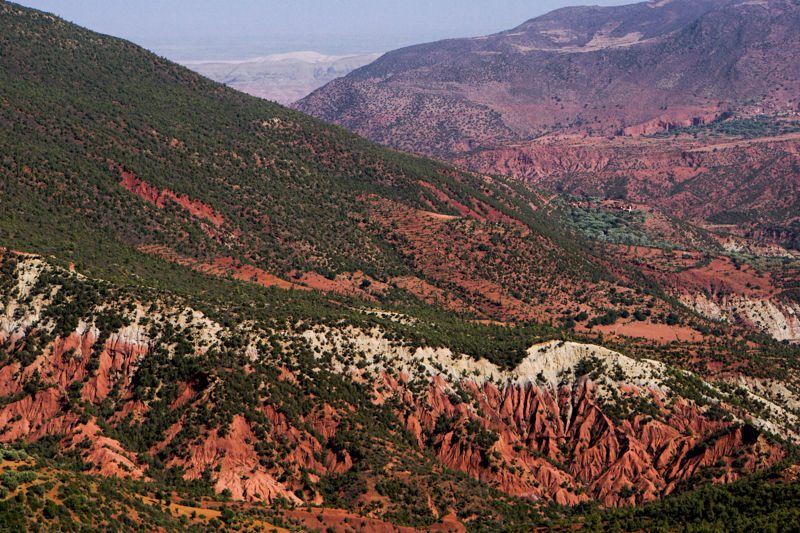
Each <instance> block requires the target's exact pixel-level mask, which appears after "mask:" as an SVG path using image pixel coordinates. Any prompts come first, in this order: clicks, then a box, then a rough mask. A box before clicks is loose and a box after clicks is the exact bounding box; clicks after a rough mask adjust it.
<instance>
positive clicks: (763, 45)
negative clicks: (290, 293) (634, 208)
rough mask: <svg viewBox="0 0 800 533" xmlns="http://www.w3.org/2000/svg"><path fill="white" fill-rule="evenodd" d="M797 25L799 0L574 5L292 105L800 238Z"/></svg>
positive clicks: (480, 164)
mask: <svg viewBox="0 0 800 533" xmlns="http://www.w3.org/2000/svg"><path fill="white" fill-rule="evenodd" d="M798 24H800V6H798V4H797V3H796V2H794V1H787V0H765V1H763V2H760V1H759V2H749V1H748V2H738V1H722V2H702V1H695V0H673V1H669V2H648V3H641V4H633V5H627V6H619V7H608V8H599V7H586V8H567V9H562V10H558V11H554V12H552V13H550V14H548V15H545V16H543V17H539V18H536V19H533V20H530V21H528V22H526V23H524V24H522V25H520V26H519V27H517V28H514V29H513V30H509V31H506V32H501V33H498V34H495V35H490V36H487V37H479V38H473V39H456V40H449V41H442V42H438V43H431V44H425V45H419V46H413V47H409V48H404V49H401V50H396V51H393V52H390V53H387V54H385V55H384V56H382V57H381V58H380V59H379V60H377V61H375V62H374V63H372V64H370V65H367V66H365V67H363V68H361V69H358V70H357V71H354V72H352V73H351V74H349V75H348V76H346V77H344V78H340V79H338V80H334V81H333V82H331V83H330V84H328V85H327V86H325V87H323V88H321V89H319V90H317V91H315V92H314V93H313V94H311V95H309V96H308V97H306V98H304V99H303V100H301V101H299V102H297V103H296V104H295V107H296V108H298V109H300V110H303V111H306V112H308V113H311V114H313V115H315V116H318V117H320V118H323V119H324V120H328V121H331V122H334V123H336V124H340V125H342V126H344V127H346V128H348V129H351V130H352V131H355V132H357V133H359V134H361V135H364V136H365V137H367V138H369V139H372V140H374V141H377V142H381V143H384V144H386V145H389V146H393V147H396V148H401V149H405V150H410V151H414V152H418V153H424V154H431V155H435V156H437V157H441V158H445V159H448V160H451V161H456V162H458V163H459V164H463V165H466V166H468V167H470V168H472V169H475V170H478V171H481V172H499V173H502V174H505V175H509V176H514V177H517V178H520V179H524V180H527V181H530V182H531V183H534V184H536V185H538V186H542V187H544V188H547V189H550V190H555V191H559V192H560V191H567V192H576V191H583V193H585V194H598V195H601V196H603V197H605V198H624V199H627V200H631V201H634V202H641V201H643V199H644V201H646V203H648V204H649V205H651V206H658V207H659V208H661V209H664V210H667V211H669V212H674V213H675V214H676V215H677V216H680V217H682V218H684V219H688V220H691V221H692V222H693V223H696V224H704V225H708V227H711V228H713V227H714V226H715V225H719V224H728V225H732V223H733V224H736V223H738V224H743V225H744V228H743V229H742V230H739V229H737V228H735V226H732V227H730V228H726V229H727V230H729V231H736V232H738V233H739V234H740V235H742V236H748V237H753V238H769V239H770V240H772V241H773V242H781V243H784V244H792V243H794V245H795V246H796V245H797V243H798V242H800V241H798V239H800V233H798V228H799V227H800V226H798V224H800V220H798V218H797V213H798V212H800V204H798V202H797V198H800V194H798V191H799V190H800V189H798V187H800V185H798V179H797V176H798V173H797V165H796V163H797V153H798V143H799V142H800V137H798V136H799V135H800V133H799V132H800V121H798V118H797V117H798V109H800V99H798V97H797V94H800V62H798V61H797V57H798V52H800V40H799V39H798V38H797V32H796V31H795V30H796V28H797V26H798ZM667 131H670V132H674V133H675V134H683V135H684V138H683V139H682V142H674V143H673V142H672V137H673V135H666V132H667ZM652 134H663V135H664V136H663V137H661V138H657V139H654V138H652V137H650V136H651V135H652ZM698 136H699V139H698ZM629 137H638V138H641V139H642V142H640V143H637V144H636V145H635V146H634V147H633V148H631V147H630V146H625V139H627V138H629ZM743 141H745V142H743ZM715 148H718V149H719V150H720V151H722V152H724V153H723V154H721V155H720V156H716V155H715V156H711V157H708V156H703V155H702V154H700V156H699V157H702V161H699V160H698V158H697V157H695V154H694V152H696V151H698V150H703V151H708V152H711V151H715V152H716V150H715ZM596 152H601V153H600V155H599V156H598V155H597V154H596ZM686 152H690V155H689V156H688V158H689V159H690V160H688V161H683V162H680V161H679V160H680V158H682V157H684V154H685V153H686ZM664 159H673V160H678V162H677V164H675V163H672V164H665V162H664ZM609 162H610V163H611V165H612V168H606V166H607V163H609ZM674 166H677V167H679V168H677V169H675V170H673V169H672V168H670V167H674ZM617 167H624V170H622V169H621V168H617ZM743 167H746V168H747V169H748V170H747V171H746V172H744V171H743ZM631 174H634V175H633V176H631ZM765 183H769V184H770V185H771V186H772V187H767V188H765V185H764V184H765ZM708 191H713V193H712V194H709V193H708ZM773 191H775V192H773ZM778 191H779V192H778Z"/></svg>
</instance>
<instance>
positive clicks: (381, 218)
mask: <svg viewBox="0 0 800 533" xmlns="http://www.w3.org/2000/svg"><path fill="white" fill-rule="evenodd" d="M0 123H2V128H0V143H2V146H3V152H2V166H0V172H2V174H1V176H2V180H0V245H2V248H1V249H0V442H2V443H4V444H5V445H7V447H6V448H4V449H3V451H2V453H3V459H4V460H3V462H2V464H1V465H0V469H2V473H0V484H1V485H2V486H1V487H0V517H8V523H9V524H11V525H10V526H9V527H10V528H11V529H13V528H14V527H16V526H17V525H19V524H27V525H30V524H45V523H48V522H45V521H46V520H51V521H52V520H56V521H57V523H58V524H59V526H60V527H61V528H62V529H69V530H75V528H76V527H77V526H73V525H71V524H73V523H82V524H84V525H86V526H87V528H89V527H94V528H98V529H103V528H105V529H115V528H116V529H118V530H131V529H133V528H134V527H139V526H141V527H154V528H159V529H161V530H165V531H172V530H181V528H188V529H190V530H195V531H205V530H214V529H220V528H224V529H237V528H238V529H239V530H248V531H254V530H259V528H260V529H270V527H271V526H276V527H281V528H286V529H290V530H300V529H301V528H308V529H320V530H324V529H327V528H330V529H332V530H334V531H346V530H351V529H361V530H376V531H381V530H383V531H387V532H388V531H395V530H396V529H400V528H402V529H400V530H402V531H406V532H409V533H410V532H411V531H415V530H439V531H464V530H466V529H469V530H471V531H493V530H497V529H502V528H507V529H510V530H520V529H522V530H524V529H530V528H532V527H535V526H537V525H541V526H543V527H554V528H564V527H571V525H572V524H579V523H584V522H587V523H588V521H589V520H590V519H591V520H593V521H600V523H603V521H609V522H608V523H609V524H610V521H612V520H616V521H620V520H629V519H630V520H629V521H628V522H625V523H627V524H638V523H651V522H653V523H661V522H659V520H662V519H663V518H664V514H665V511H663V509H668V508H669V507H668V506H669V505H673V504H674V505H689V504H688V503H686V502H689V503H691V502H695V501H703V502H706V501H708V500H709V499H714V498H717V497H718V495H725V494H729V495H730V500H731V501H736V502H739V501H740V500H741V498H740V500H737V499H736V498H737V497H739V496H738V494H739V493H738V492H737V491H739V490H744V491H747V490H752V491H754V492H755V491H756V490H757V491H759V493H769V494H773V495H775V502H774V506H771V507H768V508H767V507H765V508H764V509H763V512H761V511H759V513H753V520H757V519H758V516H760V515H762V514H763V515H768V516H769V514H770V513H773V514H775V515H776V516H777V515H781V513H784V514H785V513H788V512H791V511H788V510H787V508H786V504H785V502H786V501H788V500H789V499H790V498H791V497H792V494H793V491H794V490H795V489H796V484H795V483H794V481H793V480H792V479H788V478H787V479H783V478H781V477H780V474H777V473H779V472H782V471H783V470H786V469H788V471H791V469H792V468H794V466H793V465H794V464H795V463H796V455H795V446H796V444H797V441H798V438H800V423H798V419H797V416H798V414H799V413H800V393H798V391H800V380H799V379H798V378H799V377H800V374H799V372H800V351H799V350H798V347H797V346H796V345H793V344H791V343H789V342H788V341H789V340H790V339H792V338H795V337H796V336H797V335H798V332H799V331H800V324H798V323H797V316H798V310H797V308H796V306H797V301H798V299H797V296H798V294H797V291H798V287H797V280H798V279H800V278H798V276H797V261H796V258H795V257H794V256H793V255H791V254H789V256H785V255H781V250H780V249H778V250H774V249H764V248H758V247H756V246H755V245H754V244H753V243H752V242H751V241H747V240H744V239H739V240H737V239H733V238H731V239H729V240H720V239H718V238H717V237H716V236H715V235H713V234H711V233H709V232H707V231H705V230H703V229H702V228H697V227H694V226H690V225H687V224H685V223H683V222H681V221H679V220H675V219H672V218H669V217H667V216H666V215H664V214H663V213H661V212H658V211H657V210H651V211H645V210H644V209H640V208H639V207H638V206H637V209H631V210H628V209H625V208H624V207H627V206H620V205H617V204H614V203H607V202H602V201H598V200H597V199H593V198H586V197H580V196H577V195H576V196H569V197H568V196H554V195H551V194H547V193H544V192H541V191H537V190H533V189H529V188H526V187H523V186H521V185H520V184H519V183H517V182H515V181H513V180H509V179H506V178H502V177H496V176H489V175H484V174H479V173H476V172H472V171H468V170H464V169H462V168H458V167H453V166H450V165H447V164H444V163H437V162H435V161H432V160H429V159H426V158H423V157H418V156H413V155H409V154H404V153H400V152H396V151H393V150H390V149H388V148H384V147H380V146H378V145H375V144H372V143H370V142H368V141H365V140H363V139H360V138H358V137H357V136H355V135H353V134H351V133H349V132H347V131H345V130H342V129H340V128H337V127H334V126H329V125H327V124H325V123H322V122H320V121H318V120H316V119H313V118H311V117H308V116H306V115H303V114H301V113H299V112H297V111H293V110H289V109H286V108H283V107H281V106H279V105H277V104H272V103H269V102H265V101H262V100H259V99H257V98H253V97H250V96H247V95H244V94H242V93H239V92H236V91H234V90H232V89H230V88H227V87H224V86H222V85H220V84H218V83H215V82H212V81H210V80H207V79H205V78H202V77H200V76H198V75H196V74H194V73H192V72H190V71H189V70H187V69H185V68H183V67H180V66H178V65H175V64H172V63H169V62H167V61H166V60H163V59H161V58H158V57H157V56H155V55H153V54H150V53H148V52H146V51H145V50H143V49H141V48H139V47H137V46H135V45H133V44H131V43H127V42H125V41H121V40H118V39H115V38H112V37H108V36H102V35H98V34H95V33H92V32H89V31H86V30H83V29H81V28H78V27H76V26H73V25H71V24H68V23H66V22H64V21H62V20H60V19H57V18H56V17H53V16H51V15H47V14H44V13H40V12H37V11H33V10H29V9H23V8H20V7H18V6H15V5H14V4H10V3H5V2H0ZM678 230H680V231H678ZM601 234H602V238H601ZM682 243H690V244H691V245H692V247H693V251H691V252H685V253H684V252H680V251H676V249H677V248H676V247H677V245H679V244H682ZM784 252H785V251H784ZM20 451H24V452H25V453H24V454H21V453H20ZM28 455H30V456H31V457H32V458H29V457H28ZM26 472H35V475H33V474H30V473H26ZM753 476H755V477H753ZM107 479H110V480H107ZM730 482H739V483H738V484H734V485H732V486H731V487H732V488H731V489H730V491H732V492H730V493H728V492H726V490H728V489H726V488H719V489H715V488H713V487H710V486H711V485H716V484H720V483H730ZM12 486H13V488H12ZM36 486H41V487H40V488H36ZM700 487H705V488H703V490H702V491H700V492H695V491H694V490H693V489H697V488H700ZM737 487H745V488H744V489H739V488H737ZM748 487H755V488H753V489H750V488H748ZM717 491H719V492H717ZM670 496H671V497H674V498H676V499H671V498H669V497H670ZM665 497H666V498H667V499H666V500H663V505H664V506H665V507H658V506H657V505H658V504H656V503H649V502H656V501H661V499H662V498H665ZM720 497H726V496H720ZM670 502H673V503H670ZM645 504H648V505H645ZM629 505H636V506H637V513H639V514H636V515H626V514H625V513H626V512H627V511H625V510H623V511H620V512H619V513H620V514H615V513H616V511H614V510H613V508H614V507H617V506H629ZM640 505H642V507H641V512H639V507H638V506H640ZM703 505H705V504H703ZM95 507H96V508H98V509H99V512H98V513H91V512H90V509H93V508H95ZM710 507H711V503H710V502H709V508H710ZM167 511H169V512H167ZM217 513H218V514H217ZM727 516H729V517H730V516H734V514H733V511H731V512H730V513H729V514H728V515H727ZM124 517H127V518H128V520H127V521H126V519H125V518H124ZM215 520H216V521H215ZM692 520H696V521H697V522H698V523H700V521H702V520H704V517H702V516H699V517H697V516H695V517H693V518H692ZM0 522H2V521H0ZM118 522H119V524H118ZM669 523H670V524H671V523H672V522H669ZM719 523H720V524H723V523H727V522H723V521H721V519H720V522H719ZM31 527H32V528H35V527H39V526H31ZM41 527H45V526H41ZM48 527H49V526H48ZM632 527H634V526H632ZM635 527H641V526H635ZM665 527H668V526H665ZM669 527H672V526H669Z"/></svg>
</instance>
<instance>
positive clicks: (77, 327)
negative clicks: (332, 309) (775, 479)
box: [0, 253, 798, 527]
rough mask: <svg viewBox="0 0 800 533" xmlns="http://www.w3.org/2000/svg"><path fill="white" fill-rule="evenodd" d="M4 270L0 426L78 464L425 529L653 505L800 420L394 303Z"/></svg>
mask: <svg viewBox="0 0 800 533" xmlns="http://www.w3.org/2000/svg"><path fill="white" fill-rule="evenodd" d="M0 266H1V267H2V273H3V278H2V305H3V307H2V315H0V343H1V344H0V346H2V352H1V353H2V358H1V359H0V377H2V379H1V380H0V386H2V389H0V394H2V397H3V402H2V406H0V423H2V426H3V428H4V430H3V432H2V435H0V441H3V442H15V441H18V440H19V439H25V440H26V441H29V442H34V443H35V442H40V441H41V442H45V443H47V442H49V443H50V445H51V446H54V447H55V449H56V450H59V451H60V453H62V454H63V456H64V457H65V458H69V460H70V461H74V463H75V465H76V467H77V468H79V469H80V470H82V471H84V472H87V473H91V474H94V475H103V476H121V477H126V478H132V479H142V478H144V477H145V476H147V477H149V478H151V479H154V480H156V481H157V482H158V483H160V484H167V485H168V486H169V484H172V485H173V486H175V487H176V488H178V489H180V490H197V491H201V492H200V493H202V491H215V492H217V493H226V494H229V495H231V496H232V497H233V498H235V499H244V500H248V501H261V500H266V501H267V502H274V501H280V500H288V501H289V502H294V503H301V502H308V503H313V504H315V505H320V504H325V505H327V506H331V505H333V506H337V507H344V508H346V509H350V510H357V509H360V508H366V509H373V510H375V511H376V512H375V513H371V514H370V516H373V517H376V518H377V517H383V518H384V519H388V520H392V521H395V522H398V523H401V524H406V525H416V526H421V527H426V526H429V525H431V524H433V523H434V522H436V520H437V517H442V516H444V515H446V514H448V513H450V512H456V513H457V515H458V517H459V518H461V519H464V518H468V519H469V520H475V519H474V518H469V517H471V516H474V515H475V512H476V511H480V512H478V513H477V514H478V515H479V516H481V515H482V516H484V517H485V519H488V520H497V521H508V520H512V519H513V515H514V513H516V511H515V512H514V513H512V512H511V510H510V509H508V508H506V510H505V511H504V510H503V509H504V507H503V505H504V504H503V502H504V501H505V502H509V503H511V502H513V501H515V499H514V498H510V497H509V496H508V495H512V496H518V497H522V498H526V499H528V500H532V501H539V500H543V501H550V500H553V501H557V502H559V503H564V504H575V503H578V502H582V501H588V500H589V499H592V498H597V499H599V500H600V501H602V502H604V503H606V504H612V505H613V504H622V503H634V502H645V501H650V500H653V499H655V498H658V497H660V496H662V495H665V494H670V493H672V492H675V491H678V490H684V489H686V488H688V487H691V486H693V485H694V484H696V483H698V482H700V481H702V480H706V481H717V482H718V481H732V480H735V479H738V478H740V477H741V476H742V475H746V474H747V473H749V472H753V471H756V470H761V469H763V468H766V467H768V466H770V465H772V464H774V463H775V462H777V461H779V460H780V459H781V458H783V457H784V456H785V454H786V453H787V451H788V448H787V449H784V447H783V446H782V445H781V444H780V443H779V441H778V440H776V439H775V437H773V436H771V434H773V433H780V434H782V435H784V436H785V437H787V438H789V439H792V440H794V439H796V438H797V430H798V429H797V428H798V423H797V418H796V416H795V415H794V414H793V413H792V412H791V410H790V409H787V408H786V407H782V406H781V405H779V404H778V403H775V402H773V401H772V400H771V399H770V398H769V397H768V396H765V395H763V393H759V392H758V391H757V390H756V389H748V388H744V387H730V386H727V385H712V384H708V383H706V382H703V381H702V380H700V379H698V378H697V377H696V376H694V375H692V374H689V373H686V372H684V371H680V370H676V369H672V368H670V367H668V366H667V365H664V364H662V363H658V362H656V361H652V360H648V359H641V358H632V357H628V356H624V355H621V354H619V353H617V352H614V351H611V350H608V349H606V348H602V347H600V346H595V345H588V344H580V343H574V342H568V343H565V342H563V341H560V342H556V341H550V342H544V343H538V344H534V345H533V346H530V347H529V348H528V349H527V350H526V353H525V354H524V357H523V358H522V359H521V360H520V361H518V362H517V363H515V364H514V365H512V366H510V367H508V368H507V369H503V368H501V367H498V366H497V365H495V364H493V363H491V362H489V361H487V360H486V359H480V360H476V359H472V358H470V357H469V356H465V355H463V354H460V353H458V352H453V351H451V350H450V349H448V347H447V345H445V346H443V347H438V348H435V347H433V346H429V345H424V344H423V345H422V346H419V347H417V348H414V344H413V343H412V342H411V341H410V339H409V338H408V337H406V336H405V333H404V328H403V320H402V318H403V317H399V318H400V319H401V320H400V321H399V322H393V321H392V320H384V321H382V322H377V323H376V322H373V323H372V325H370V324H369V319H367V320H366V321H365V320H364V319H363V318H362V319H360V318H358V315H357V314H355V313H353V314H346V313H342V314H340V317H339V319H337V320H334V321H329V323H330V325H327V324H324V323H321V322H317V321H316V320H315V319H314V318H308V319H306V321H305V322H304V323H302V322H297V324H296V325H295V326H291V325H289V324H285V323H283V324H282V323H280V322H274V320H272V317H271V315H270V314H269V313H267V314H266V316H265V315H259V314H252V312H249V311H247V310H246V309H245V310H243V311H240V310H236V309H235V308H230V307H228V308H226V307H224V300H215V299H209V298H207V299H206V305H207V306H209V304H212V305H210V306H209V307H208V309H209V310H208V313H209V314H208V315H206V314H204V313H201V312H199V311H198V310H196V309H193V308H191V307H189V306H187V305H186V304H187V302H186V301H185V300H183V299H181V298H176V297H175V296H174V295H169V294H164V295H157V293H154V292H153V291H145V292H140V294H139V295H136V294H133V293H131V292H129V291H126V290H121V289H119V288H117V287H114V286H113V285H110V284H108V283H105V282H100V281H96V280H91V279H88V278H85V277H83V276H81V275H79V274H77V273H70V272H67V271H64V270H61V269H59V268H57V267H53V266H51V265H49V264H47V263H46V262H44V261H42V260H41V259H40V258H37V257H25V256H19V255H17V254H13V253H7V254H5V255H4V258H3V262H2V264H1V265H0ZM87 295H91V298H90V297H87ZM142 297H144V299H140V298H142ZM406 319H407V320H413V318H411V317H406ZM395 320H396V319H395ZM224 322H228V323H230V324H232V325H230V326H226V325H225V323H224ZM529 338H530V337H529ZM529 342H530V341H529ZM783 391H784V392H785V393H788V390H787V389H783ZM782 401H784V402H789V403H788V404H787V405H795V404H796V402H797V399H796V398H795V396H794V395H793V393H788V396H785V397H784V398H783V400H782ZM452 471H461V472H463V473H465V474H467V475H468V476H469V477H470V478H474V479H475V480H477V481H478V482H479V483H478V484H477V485H475V484H474V483H473V482H470V481H468V480H467V479H464V478H459V477H458V476H453V474H452ZM481 486H482V487H483V488H481ZM411 487H416V488H415V489H413V491H412V488H411ZM448 487H449V488H448ZM489 487H493V488H494V490H493V491H490V492H489V493H488V494H489V496H490V497H489V498H488V499H485V500H483V501H482V500H481V499H480V498H479V495H480V494H481V491H486V490H487V489H488V488H489ZM409 491H412V492H416V494H417V495H418V496H417V497H409V496H408V494H409ZM419 494H422V495H430V496H431V497H432V498H433V499H432V500H431V501H430V503H429V504H428V505H426V506H422V507H419V506H418V504H419V502H420V497H419ZM376 501H379V502H383V503H382V504H381V505H376V504H375V503H374V502H376ZM423 501H424V500H423ZM515 505H521V502H518V503H517V504H515ZM523 507H524V506H523ZM381 508H382V510H381V511H380V512H377V510H379V509H381ZM529 512H532V509H531V510H530V511H529ZM409 513H410V514H409ZM487 513H488V514H487ZM392 517H394V518H392ZM475 523H480V521H477V522H475Z"/></svg>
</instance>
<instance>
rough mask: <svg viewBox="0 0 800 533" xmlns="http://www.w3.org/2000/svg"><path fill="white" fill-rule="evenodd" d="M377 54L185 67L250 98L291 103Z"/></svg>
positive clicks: (299, 55)
mask: <svg viewBox="0 0 800 533" xmlns="http://www.w3.org/2000/svg"><path fill="white" fill-rule="evenodd" d="M378 57H380V54H363V55H346V56H328V55H324V54H320V53H317V52H291V53H288V54H276V55H269V56H264V57H255V58H251V59H244V60H236V61H186V62H184V63H183V64H184V65H185V66H186V67H189V68H190V69H192V70H194V71H195V72H199V73H200V74H202V75H204V76H207V77H209V78H211V79H213V80H216V81H218V82H221V83H224V84H225V85H228V86H230V87H233V88H235V89H238V90H240V91H244V92H246V93H248V94H252V95H253V96H258V97H261V98H266V99H268V100H273V101H275V102H279V103H281V104H290V103H292V102H294V101H296V100H299V99H300V98H303V97H304V96H306V95H307V94H309V93H310V92H311V91H313V90H314V89H317V88H319V87H322V86H323V85H325V84H326V83H328V82H329V81H331V80H333V79H335V78H338V77H340V76H345V75H346V74H348V73H350V72H351V71H352V70H355V69H357V68H359V67H362V66H364V65H366V64H368V63H371V62H373V61H375V60H376V59H377V58H378Z"/></svg>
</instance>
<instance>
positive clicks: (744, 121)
mask: <svg viewBox="0 0 800 533" xmlns="http://www.w3.org/2000/svg"><path fill="white" fill-rule="evenodd" d="M798 131H800V121H796V120H783V119H781V118H780V117H771V116H757V117H748V118H739V117H731V116H730V115H723V116H722V117H720V118H719V119H717V120H714V121H713V122H709V123H708V124H700V125H697V126H684V127H680V128H673V129H671V130H668V131H660V132H657V133H653V134H651V135H648V137H656V138H657V137H671V136H673V135H694V136H695V137H696V136H698V135H708V136H711V137H742V138H744V139H753V138H756V137H775V136H777V135H784V134H786V133H795V132H798Z"/></svg>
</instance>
